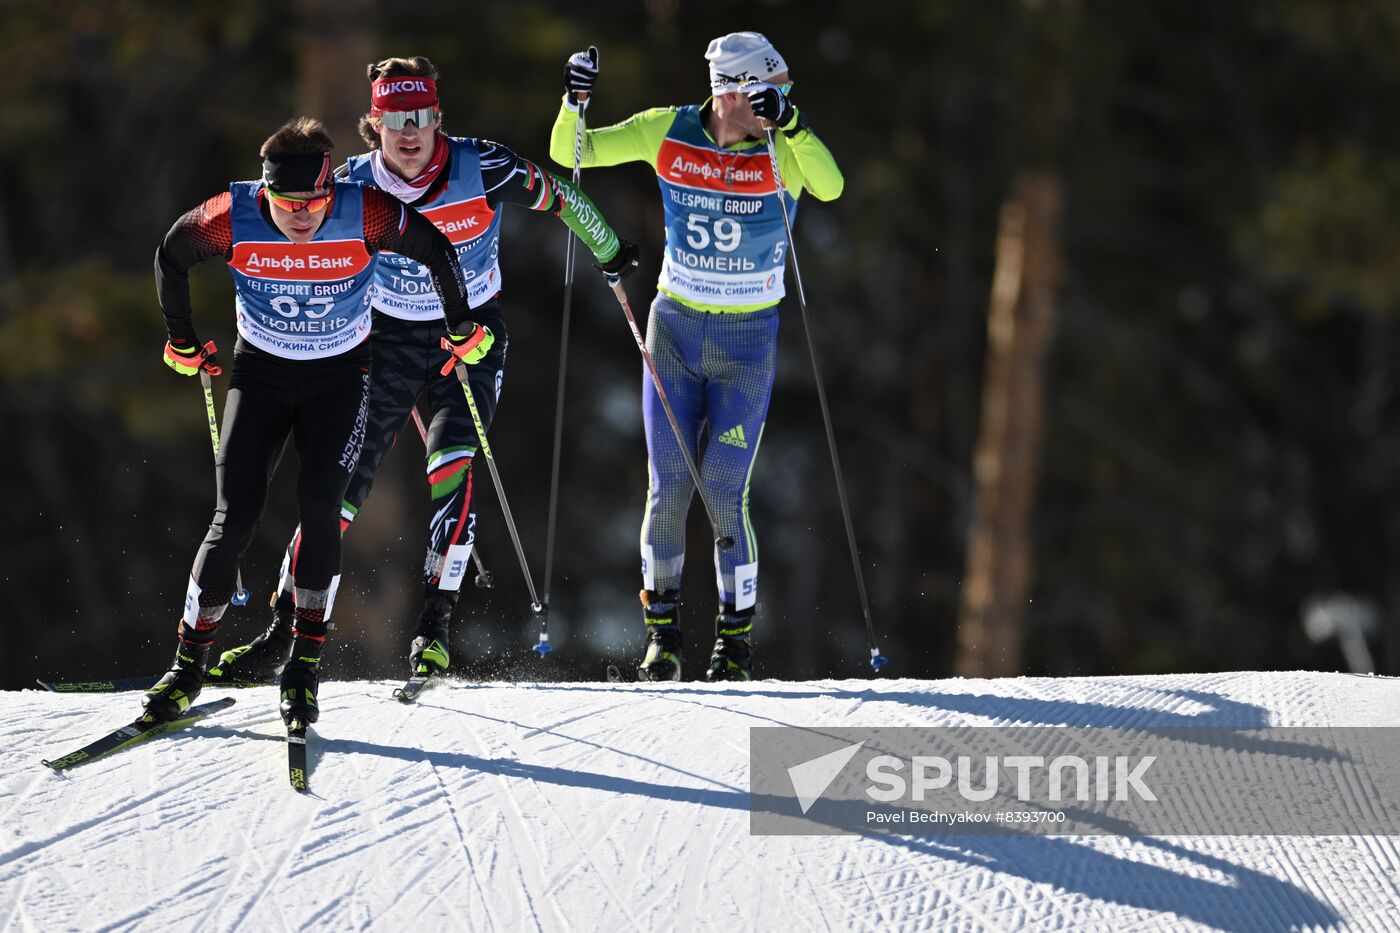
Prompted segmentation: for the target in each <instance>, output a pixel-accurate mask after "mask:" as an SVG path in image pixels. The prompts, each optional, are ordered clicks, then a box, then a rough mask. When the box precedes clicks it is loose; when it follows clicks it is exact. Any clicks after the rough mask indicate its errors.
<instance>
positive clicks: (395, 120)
mask: <svg viewBox="0 0 1400 933" xmlns="http://www.w3.org/2000/svg"><path fill="white" fill-rule="evenodd" d="M437 118H438V112H437V108H436V107H423V108H421V109H418V110H386V111H384V112H383V113H381V114H380V115H379V119H380V120H381V121H382V122H383V123H384V125H385V126H387V127H388V128H389V129H391V130H395V131H397V130H401V129H403V128H404V127H405V126H408V121H409V120H412V121H413V125H414V126H416V127H418V128H419V129H420V130H425V129H427V128H428V127H430V126H432V125H433V124H434V123H436V122H437Z"/></svg>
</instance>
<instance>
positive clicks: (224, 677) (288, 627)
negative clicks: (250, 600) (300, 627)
mask: <svg viewBox="0 0 1400 933" xmlns="http://www.w3.org/2000/svg"><path fill="white" fill-rule="evenodd" d="M291 653H292V609H291V607H290V606H287V607H285V608H283V607H282V606H279V605H278V604H277V603H276V602H274V603H273V604H272V624H271V625H269V626H268V627H267V631H265V632H263V633H262V634H261V635H259V636H258V637H257V638H254V639H253V640H252V641H251V642H249V643H248V644H246V645H240V646H238V647H237V648H230V649H229V650H227V651H225V652H224V653H223V654H221V655H219V660H218V661H217V662H216V663H215V664H214V666H213V667H211V668H210V669H209V670H208V671H207V672H206V673H205V675H204V680H205V683H209V684H242V683H254V684H270V683H273V682H274V681H276V679H277V672H278V671H280V670H282V665H284V664H286V663H287V658H288V657H290V656H291Z"/></svg>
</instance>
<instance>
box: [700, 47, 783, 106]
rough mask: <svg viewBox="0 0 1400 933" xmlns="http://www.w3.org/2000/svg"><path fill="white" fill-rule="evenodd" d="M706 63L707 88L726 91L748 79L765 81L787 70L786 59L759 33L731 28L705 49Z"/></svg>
mask: <svg viewBox="0 0 1400 933" xmlns="http://www.w3.org/2000/svg"><path fill="white" fill-rule="evenodd" d="M705 60H706V61H708V62H709V63H710V90H711V92H713V93H715V94H728V93H731V92H733V91H737V90H739V87H740V85H742V84H744V83H745V82H748V81H767V80H768V79H769V78H771V77H772V76H773V75H775V74H778V73H779V72H782V71H787V70H788V68H787V62H785V61H783V57H782V56H781V55H779V54H778V50H777V49H775V48H773V43H771V42H769V41H768V40H767V39H766V38H764V36H763V35H762V34H761V33H757V32H731V33H730V34H729V35H727V36H720V37H719V38H718V39H716V40H714V41H713V42H711V43H710V47H709V48H708V49H706V50H705Z"/></svg>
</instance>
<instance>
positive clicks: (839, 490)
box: [764, 126, 889, 672]
mask: <svg viewBox="0 0 1400 933" xmlns="http://www.w3.org/2000/svg"><path fill="white" fill-rule="evenodd" d="M764 132H765V133H767V134H768V161H769V162H770V163H772V166H773V184H774V188H775V193H776V194H777V195H778V208H779V209H780V210H781V211H782V213H783V229H784V230H785V231H786V232H787V246H788V249H787V254H788V258H789V259H791V260H792V278H793V281H795V282H796V283H797V304H798V307H800V308H801V309H802V329H803V331H805V332H806V334H807V349H808V351H810V353H811V356H812V376H813V378H814V379H815V380H816V383H817V400H818V401H819V402H820V403H821V409H822V424H823V425H825V426H826V446H827V449H829V450H830V451H831V470H832V473H833V474H835V477H836V495H837V498H838V499H839V500H840V502H841V518H842V519H843V520H844V521H845V523H846V542H847V543H848V544H849V545H850V547H851V567H852V568H854V570H855V573H856V589H857V590H858V591H859V593H860V608H861V610H862V611H863V612H864V613H865V634H866V637H867V640H868V641H869V644H870V667H871V668H872V669H873V670H875V671H877V672H878V671H879V670H880V668H882V667H884V666H885V665H886V664H888V663H889V661H888V660H887V659H886V658H885V656H884V655H882V654H880V649H879V648H877V647H876V646H875V623H873V622H872V621H871V620H870V599H869V597H867V596H866V593H865V575H864V574H863V573H862V572H861V569H860V551H859V550H858V549H857V548H856V531H855V526H854V525H853V524H852V523H851V504H850V502H849V501H847V499H846V481H845V479H844V478H843V477H842V474H841V460H840V458H839V457H838V456H837V455H836V432H835V431H834V430H833V429H832V427H831V409H830V407H829V406H828V405H827V401H826V387H825V386H824V385H823V384H822V373H821V366H820V364H819V363H818V361H817V342H816V338H814V337H813V336H812V323H811V321H809V320H808V319H807V294H806V292H805V291H803V288H802V271H801V269H799V268H798V265H797V244H796V243H795V242H793V238H792V218H790V217H789V216H788V211H787V201H786V197H787V194H786V192H787V188H786V186H785V185H784V184H783V176H782V172H781V171H780V170H779V168H778V149H777V146H776V144H775V140H774V137H773V127H772V126H768V127H765V128H764Z"/></svg>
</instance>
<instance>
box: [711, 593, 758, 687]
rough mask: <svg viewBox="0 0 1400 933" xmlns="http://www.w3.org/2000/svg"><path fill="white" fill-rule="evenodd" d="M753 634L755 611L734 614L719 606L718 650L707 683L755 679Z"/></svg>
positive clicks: (716, 623) (717, 624) (715, 649)
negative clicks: (753, 669) (751, 637)
mask: <svg viewBox="0 0 1400 933" xmlns="http://www.w3.org/2000/svg"><path fill="white" fill-rule="evenodd" d="M752 631H753V610H752V609H744V610H743V611H741V612H735V611H734V610H733V609H731V608H729V606H720V610H719V615H717V616H715V648H714V651H712V652H711V653H710V669H709V670H708V671H706V672H705V679H706V680H710V681H721V680H749V679H750V678H751V677H752V676H753V675H752V667H753V665H752V651H751V649H750V646H749V634H750V633H751V632H752Z"/></svg>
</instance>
